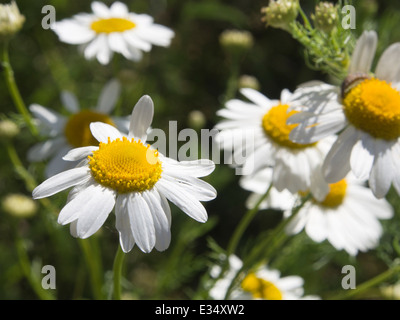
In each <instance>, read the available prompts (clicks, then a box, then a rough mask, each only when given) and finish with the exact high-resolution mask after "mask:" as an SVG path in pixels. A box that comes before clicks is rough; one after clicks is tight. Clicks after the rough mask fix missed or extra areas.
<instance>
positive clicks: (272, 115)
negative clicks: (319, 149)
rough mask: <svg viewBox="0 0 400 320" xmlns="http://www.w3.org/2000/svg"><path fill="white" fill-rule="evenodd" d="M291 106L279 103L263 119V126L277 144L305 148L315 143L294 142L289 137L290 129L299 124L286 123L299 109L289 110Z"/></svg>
mask: <svg viewBox="0 0 400 320" xmlns="http://www.w3.org/2000/svg"><path fill="white" fill-rule="evenodd" d="M288 108H289V106H288V105H287V104H279V105H277V106H275V107H273V108H271V109H270V110H269V111H268V112H267V113H266V114H265V115H264V117H263V119H262V126H263V129H264V132H265V133H266V134H267V136H268V137H270V138H271V139H272V140H273V141H274V142H276V143H277V144H279V145H281V146H283V147H287V148H290V149H303V148H308V147H310V146H313V145H315V144H316V143H311V144H300V143H295V142H292V141H291V140H290V139H289V134H290V131H292V130H293V129H294V128H295V127H296V126H297V125H298V124H290V125H288V124H286V121H287V119H288V118H289V117H290V116H292V115H293V114H295V113H297V112H298V111H295V110H292V111H290V112H288Z"/></svg>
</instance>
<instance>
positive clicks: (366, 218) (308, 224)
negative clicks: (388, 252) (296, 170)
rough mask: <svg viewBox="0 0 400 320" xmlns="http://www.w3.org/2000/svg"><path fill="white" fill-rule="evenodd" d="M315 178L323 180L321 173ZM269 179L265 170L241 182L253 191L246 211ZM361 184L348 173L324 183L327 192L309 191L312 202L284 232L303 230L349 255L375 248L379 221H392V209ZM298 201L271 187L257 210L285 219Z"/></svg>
mask: <svg viewBox="0 0 400 320" xmlns="http://www.w3.org/2000/svg"><path fill="white" fill-rule="evenodd" d="M316 176H318V177H317V178H316V179H318V180H321V182H322V181H323V176H322V172H321V171H320V174H316ZM271 180H272V178H271V173H270V172H269V171H268V169H264V170H263V171H260V174H259V175H258V176H256V177H243V178H242V179H241V186H242V187H243V188H245V189H246V190H249V191H252V194H251V195H250V197H249V199H248V203H247V205H248V207H249V208H253V207H254V203H256V202H257V201H258V200H259V199H260V198H261V197H262V196H263V194H264V193H265V192H266V189H267V187H266V186H268V185H269V184H270V182H271ZM363 182H364V181H360V180H359V179H356V178H355V177H354V176H353V175H352V174H351V173H349V174H348V175H347V177H346V178H345V179H342V180H340V181H339V182H336V183H332V184H327V186H328V193H326V192H325V191H323V192H321V190H320V189H319V188H312V189H311V190H310V192H311V195H312V199H311V200H309V201H307V202H305V203H304V205H303V206H302V207H301V208H300V210H299V212H297V214H296V216H295V217H293V220H292V221H291V222H289V224H288V226H287V228H286V231H287V233H289V234H297V233H299V232H300V231H302V230H303V229H304V230H305V232H306V233H307V235H308V236H309V237H310V238H311V239H312V240H314V241H316V242H322V241H324V240H328V241H329V242H330V243H331V244H332V245H333V246H334V247H335V248H336V249H337V250H346V251H347V252H348V253H349V254H350V255H356V254H357V253H358V251H362V252H365V251H368V250H370V249H373V248H375V247H376V246H377V245H378V243H379V239H380V237H381V235H382V226H381V223H380V221H379V219H390V218H392V216H393V208H392V206H391V205H390V204H389V203H388V202H387V201H386V200H385V199H377V198H376V197H375V196H374V195H373V193H372V192H371V190H370V189H369V188H367V187H365V186H364V184H363ZM299 198H300V195H292V194H290V193H289V192H287V191H286V190H283V191H282V192H278V191H277V190H275V189H274V188H272V189H271V192H270V193H269V195H268V197H267V198H266V199H265V200H264V201H263V202H262V203H261V205H260V208H263V209H267V208H273V209H278V210H283V211H284V212H285V214H284V215H285V217H286V218H288V217H289V216H290V214H291V212H292V208H293V207H294V206H295V204H296V202H298V201H299Z"/></svg>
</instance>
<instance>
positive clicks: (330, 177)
mask: <svg viewBox="0 0 400 320" xmlns="http://www.w3.org/2000/svg"><path fill="white" fill-rule="evenodd" d="M358 139H359V132H358V130H356V129H354V127H352V126H349V127H347V128H346V129H345V130H344V131H343V132H342V133H341V134H340V135H339V137H338V138H337V140H336V142H335V143H334V144H333V146H332V148H331V150H330V151H329V152H328V154H327V156H326V158H325V160H324V163H323V165H322V171H323V173H324V176H325V179H326V181H327V182H328V183H334V182H338V181H339V180H341V179H343V178H344V177H345V176H346V175H347V173H348V172H349V171H350V156H351V150H352V149H353V146H354V144H355V143H356V142H357V140H358Z"/></svg>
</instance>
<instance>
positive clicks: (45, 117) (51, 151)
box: [28, 80, 129, 177]
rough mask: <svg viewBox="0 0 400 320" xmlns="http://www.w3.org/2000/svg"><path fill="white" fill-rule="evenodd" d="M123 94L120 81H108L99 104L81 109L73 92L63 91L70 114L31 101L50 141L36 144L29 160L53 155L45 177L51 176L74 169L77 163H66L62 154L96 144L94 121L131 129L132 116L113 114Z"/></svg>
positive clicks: (47, 157) (30, 151)
mask: <svg viewBox="0 0 400 320" xmlns="http://www.w3.org/2000/svg"><path fill="white" fill-rule="evenodd" d="M119 93H120V85H119V83H118V81H117V80H111V81H109V82H108V83H107V84H106V85H105V86H104V88H103V90H102V92H101V94H100V97H99V100H98V103H97V106H96V107H94V108H91V109H81V108H80V106H79V102H78V99H77V98H76V96H75V95H74V94H72V93H71V92H68V91H64V92H62V94H61V101H62V104H63V106H64V107H65V108H66V109H67V111H69V113H71V115H70V116H64V115H61V114H59V113H58V112H56V111H53V110H50V109H47V108H45V107H43V106H41V105H38V104H32V105H31V106H30V107H29V109H30V111H31V112H32V113H33V115H34V116H35V118H36V121H37V124H38V127H39V129H40V131H41V134H42V135H43V136H45V137H47V138H48V140H46V141H44V142H41V143H38V144H36V145H34V146H33V147H32V148H31V149H30V150H29V151H28V160H29V161H31V162H39V161H43V160H46V159H49V158H51V160H50V161H49V163H48V164H47V167H46V172H45V174H46V176H47V177H50V176H52V175H54V174H57V173H60V172H61V171H64V170H66V169H71V168H73V167H74V166H75V165H76V164H77V163H76V162H66V161H64V160H63V159H62V157H63V156H64V155H65V154H66V153H67V152H68V151H69V150H70V149H72V148H78V147H85V146H90V145H94V144H97V140H96V139H95V138H94V137H93V135H92V133H91V132H90V128H89V124H90V123H91V122H96V121H100V122H104V123H108V124H110V125H113V126H116V127H117V128H119V129H120V130H122V131H124V132H128V128H129V118H127V117H112V116H110V113H111V112H112V110H113V109H114V107H115V105H116V103H117V100H118V97H119Z"/></svg>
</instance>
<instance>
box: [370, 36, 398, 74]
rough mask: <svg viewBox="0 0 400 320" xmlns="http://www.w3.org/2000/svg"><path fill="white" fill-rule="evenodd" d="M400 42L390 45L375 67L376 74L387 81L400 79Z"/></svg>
mask: <svg viewBox="0 0 400 320" xmlns="http://www.w3.org/2000/svg"><path fill="white" fill-rule="evenodd" d="M399 56H400V43H399V42H397V43H394V44H392V45H391V46H389V47H388V48H387V49H386V50H385V51H384V52H383V54H382V55H381V57H380V59H379V61H378V64H377V66H376V69H375V74H376V76H377V77H378V78H379V79H382V80H385V81H387V82H399V81H400V61H399Z"/></svg>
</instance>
